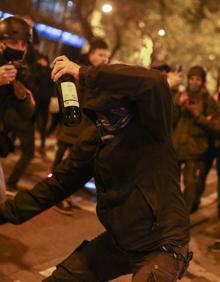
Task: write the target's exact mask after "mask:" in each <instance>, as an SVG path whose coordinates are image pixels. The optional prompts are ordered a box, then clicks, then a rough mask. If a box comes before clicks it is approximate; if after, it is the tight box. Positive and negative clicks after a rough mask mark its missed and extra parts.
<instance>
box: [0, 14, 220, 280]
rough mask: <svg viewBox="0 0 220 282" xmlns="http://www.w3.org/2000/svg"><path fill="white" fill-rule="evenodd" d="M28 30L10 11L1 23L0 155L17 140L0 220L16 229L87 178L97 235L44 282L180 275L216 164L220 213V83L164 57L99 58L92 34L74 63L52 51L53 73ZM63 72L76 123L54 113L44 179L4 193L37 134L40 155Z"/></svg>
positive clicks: (64, 203)
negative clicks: (211, 86)
mask: <svg viewBox="0 0 220 282" xmlns="http://www.w3.org/2000/svg"><path fill="white" fill-rule="evenodd" d="M32 29H33V27H31V26H30V24H29V23H27V21H25V20H24V19H21V18H18V17H9V18H7V19H4V20H2V21H0V117H1V119H0V155H1V156H2V157H7V156H8V154H9V153H13V150H14V145H13V144H14V142H15V139H19V144H20V147H19V148H20V154H21V157H20V159H19V160H18V161H17V163H16V164H15V167H14V168H13V171H12V172H11V173H10V175H9V177H8V178H7V179H6V183H5V177H4V173H3V170H2V167H1V163H0V201H1V204H0V224H3V223H7V222H11V223H14V224H20V223H22V222H24V221H26V220H29V219H31V218H32V217H34V216H36V215H37V214H39V213H40V212H42V211H44V210H46V209H48V208H49V207H51V206H53V205H57V207H58V208H59V209H64V210H71V201H68V197H69V196H70V195H71V194H73V193H74V192H75V191H76V190H77V189H79V188H81V187H82V186H83V185H85V183H86V182H87V181H88V180H90V179H91V178H92V177H94V179H95V183H96V190H97V215H98V217H99V219H100V221H101V222H102V224H103V225H104V227H105V229H106V231H105V232H104V233H102V234H100V235H99V236H98V237H96V238H95V239H93V240H91V241H90V242H88V241H86V242H85V241H84V242H83V243H82V245H80V246H79V247H77V249H76V250H75V251H74V252H73V253H72V255H71V256H69V257H68V259H66V260H65V261H64V262H63V263H62V264H60V265H58V266H57V269H56V270H55V271H54V273H53V274H52V275H51V276H50V277H49V278H47V279H45V280H44V281H59V282H61V281H77V282H79V281H88V282H92V281H108V280H111V279H114V278H115V277H118V276H120V275H123V274H127V273H132V274H133V278H132V279H133V280H132V281H134V282H136V281H137V282H141V281H161V282H162V281H164V282H165V281H166V282H167V281H176V280H177V279H180V278H181V277H182V276H183V275H184V273H185V271H186V269H187V267H188V264H189V261H190V260H191V259H192V253H191V252H190V251H189V249H188V243H189V239H190V238H189V214H190V213H194V212H196V211H197V210H198V209H199V206H200V201H201V197H202V194H203V192H204V190H205V185H206V179H207V176H208V173H209V171H210V169H211V168H212V166H213V161H214V160H215V159H216V160H217V161H216V170H217V175H218V182H217V191H218V205H217V216H218V217H219V218H220V159H219V157H220V86H219V83H220V81H218V80H217V87H216V91H215V93H209V91H208V90H207V87H206V75H207V74H206V71H205V69H204V68H203V66H198V65H196V66H192V67H191V68H190V69H189V71H188V73H187V74H185V73H184V72H183V70H182V69H177V70H172V68H171V67H170V66H169V65H168V64H152V67H151V68H150V69H147V68H144V67H140V66H128V65H125V64H108V56H109V51H108V45H107V44H106V42H105V41H103V40H100V39H96V40H94V42H92V43H91V46H90V49H89V52H88V54H86V56H83V57H82V58H80V59H78V60H77V62H72V61H70V60H69V59H68V58H67V57H65V56H59V57H57V58H56V59H55V60H54V62H53V64H54V67H53V70H51V68H50V62H49V60H48V58H47V57H46V56H44V55H43V54H40V53H39V51H38V50H37V46H35V44H34V43H33V42H32V31H33V30H32ZM36 45H38V42H37V44H36ZM51 71H52V73H51ZM63 74H70V75H72V76H73V77H74V78H75V80H76V81H77V82H78V87H79V100H80V106H81V109H82V121H81V123H80V124H76V125H73V126H71V127H67V126H65V125H63V124H62V123H59V113H57V116H58V126H57V135H56V138H57V151H56V153H55V159H54V162H53V165H52V168H51V169H52V177H50V178H47V179H45V180H42V181H41V182H39V183H38V184H36V185H35V186H34V187H33V189H32V190H31V191H19V192H18V193H17V194H16V196H15V199H5V198H6V197H5V190H8V191H14V190H17V183H18V181H19V179H20V178H21V177H22V175H23V174H24V172H25V169H26V168H27V166H28V164H29V163H30V161H31V160H32V158H33V156H34V141H35V132H36V130H38V131H39V132H40V139H41V145H40V153H41V156H42V158H46V145H45V144H46V138H47V135H48V134H51V129H48V128H49V125H48V117H49V104H50V100H51V97H52V96H54V83H53V81H54V82H56V81H57V80H58V79H59V78H60V77H61V75H63ZM184 75H186V79H187V84H186V87H185V90H184V91H180V90H179V86H180V84H182V83H183V78H184ZM51 78H52V79H51ZM57 116H56V117H57ZM48 131H49V133H48ZM67 149H68V150H69V154H68V157H67V158H66V159H65V160H63V158H64V155H65V152H66V150H67ZM128 159H129V161H128ZM122 167H123V170H122V169H121V168H122ZM180 172H181V175H182V178H183V184H184V185H183V186H184V187H183V188H182V191H181V188H180ZM214 247H216V244H215V246H214ZM100 263H102V267H100ZM155 265H157V266H158V268H157V269H155V268H154V266H155ZM146 277H147V279H148V280H146Z"/></svg>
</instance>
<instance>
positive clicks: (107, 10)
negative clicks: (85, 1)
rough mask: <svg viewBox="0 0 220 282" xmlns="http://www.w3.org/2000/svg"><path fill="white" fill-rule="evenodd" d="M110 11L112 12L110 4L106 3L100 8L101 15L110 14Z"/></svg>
mask: <svg viewBox="0 0 220 282" xmlns="http://www.w3.org/2000/svg"><path fill="white" fill-rule="evenodd" d="M111 11H112V5H111V4H107V3H106V4H104V5H103V6H102V12H103V13H106V14H108V13H111Z"/></svg>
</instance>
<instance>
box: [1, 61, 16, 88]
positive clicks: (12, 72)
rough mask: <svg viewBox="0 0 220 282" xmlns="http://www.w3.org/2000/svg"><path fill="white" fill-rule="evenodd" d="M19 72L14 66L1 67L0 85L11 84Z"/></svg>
mask: <svg viewBox="0 0 220 282" xmlns="http://www.w3.org/2000/svg"><path fill="white" fill-rule="evenodd" d="M16 74H17V70H16V68H15V67H14V66H13V65H3V66H1V67H0V85H5V84H9V83H11V82H12V81H14V80H15V77H16Z"/></svg>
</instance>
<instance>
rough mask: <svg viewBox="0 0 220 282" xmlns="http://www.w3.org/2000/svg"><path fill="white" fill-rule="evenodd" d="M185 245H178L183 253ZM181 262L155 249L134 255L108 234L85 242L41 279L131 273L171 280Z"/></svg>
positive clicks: (90, 279) (59, 281)
mask: <svg viewBox="0 0 220 282" xmlns="http://www.w3.org/2000/svg"><path fill="white" fill-rule="evenodd" d="M187 253H188V248H187V247H186V246H185V247H182V248H181V254H182V255H183V256H186V255H187ZM183 269H184V263H183V261H181V260H178V259H175V258H174V257H173V256H172V255H169V254H166V253H165V252H163V251H162V249H161V251H155V252H152V253H149V254H147V255H142V256H140V255H139V256H134V255H130V254H127V253H125V252H122V251H121V250H120V249H119V248H118V247H117V246H116V245H115V244H114V242H113V240H112V238H111V237H110V236H109V235H108V233H103V234H101V235H99V236H98V237H97V238H95V239H93V240H92V241H90V242H88V241H85V242H84V243H83V244H82V245H81V246H80V247H78V248H77V249H76V250H75V251H74V252H73V253H72V254H71V255H70V256H69V257H68V258H67V259H65V260H64V261H63V262H62V263H60V264H59V265H57V269H56V270H55V271H54V272H53V273H52V275H51V276H50V277H48V278H46V279H44V280H43V281H44V282H105V281H110V280H112V279H115V278H117V277H119V276H121V275H125V274H129V273H133V278H132V281H133V282H147V281H148V282H156V281H157V282H174V281H177V279H178V276H179V275H180V273H181V272H182V271H183Z"/></svg>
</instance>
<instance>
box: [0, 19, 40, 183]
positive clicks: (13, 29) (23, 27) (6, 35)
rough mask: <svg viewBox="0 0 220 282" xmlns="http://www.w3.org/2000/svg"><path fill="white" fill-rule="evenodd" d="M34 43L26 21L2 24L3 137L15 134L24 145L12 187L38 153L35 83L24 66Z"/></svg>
mask: <svg viewBox="0 0 220 282" xmlns="http://www.w3.org/2000/svg"><path fill="white" fill-rule="evenodd" d="M30 42H31V28H30V27H29V26H28V24H27V23H26V22H25V21H24V20H22V19H20V18H17V17H9V18H6V19H3V20H1V21H0V66H2V67H1V73H2V75H1V79H0V120H1V123H2V125H1V135H3V136H6V137H7V139H8V140H9V135H10V134H13V135H15V136H16V137H18V138H19V141H20V145H21V157H20V159H19V160H18V162H17V163H16V165H15V167H14V169H13V172H12V173H11V175H10V176H9V179H8V187H9V188H15V187H16V184H17V181H18V180H19V178H20V176H21V175H22V173H23V171H24V170H25V169H26V167H27V165H28V164H29V162H30V160H31V159H32V157H33V153H34V123H33V115H34V109H35V102H34V99H33V96H32V91H33V83H31V79H30V78H31V75H30V73H29V71H28V67H27V66H26V65H25V64H24V57H25V54H26V51H27V47H28V44H29V43H30ZM31 85H32V86H31ZM10 145H11V144H10ZM4 149H5V150H6V151H0V154H1V155H2V156H6V155H7V154H8V153H9V152H10V150H9V149H8V151H7V148H6V147H4ZM10 149H11V148H10ZM24 151H25V152H24Z"/></svg>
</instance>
